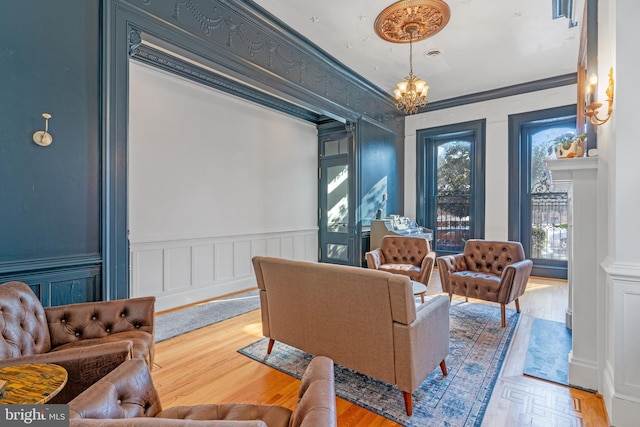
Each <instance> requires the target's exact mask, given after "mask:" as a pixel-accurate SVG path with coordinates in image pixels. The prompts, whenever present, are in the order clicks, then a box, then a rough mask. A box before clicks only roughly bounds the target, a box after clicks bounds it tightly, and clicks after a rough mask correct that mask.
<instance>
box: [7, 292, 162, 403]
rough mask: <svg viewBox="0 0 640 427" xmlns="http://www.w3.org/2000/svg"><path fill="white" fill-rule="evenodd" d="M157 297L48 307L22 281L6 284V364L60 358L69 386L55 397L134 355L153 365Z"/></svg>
mask: <svg viewBox="0 0 640 427" xmlns="http://www.w3.org/2000/svg"><path fill="white" fill-rule="evenodd" d="M154 304H155V298H154V297H143V298H133V299H125V300H113V301H101V302H90V303H80V304H69V305H62V306H57V307H47V308H43V307H42V304H41V302H40V300H39V299H38V297H37V296H36V295H35V294H34V293H33V291H32V290H31V288H30V287H29V286H28V285H26V284H25V283H22V282H8V283H4V284H2V285H0V367H4V366H9V365H18V364H22V363H55V364H58V365H61V366H62V367H64V368H65V369H66V370H67V374H68V379H67V384H66V385H65V387H64V388H63V389H62V390H61V391H60V393H58V394H57V395H56V396H55V397H53V398H52V400H51V401H50V403H67V402H69V401H70V400H71V399H73V398H74V397H75V396H77V395H78V394H79V393H80V392H82V391H83V390H85V389H86V388H87V387H89V386H90V385H91V384H93V383H95V382H96V381H97V380H98V379H100V378H102V377H103V376H104V375H105V374H107V373H108V372H110V371H111V370H113V369H114V368H115V367H117V366H118V365H120V364H121V363H123V362H124V361H126V360H128V359H130V358H132V357H134V358H140V359H144V361H145V362H146V365H147V366H148V367H149V369H151V367H152V366H153V356H154V346H155V338H154V334H153V328H154Z"/></svg>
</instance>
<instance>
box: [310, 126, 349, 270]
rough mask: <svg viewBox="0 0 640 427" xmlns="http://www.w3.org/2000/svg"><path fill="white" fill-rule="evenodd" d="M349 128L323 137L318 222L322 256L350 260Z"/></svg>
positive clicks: (335, 261)
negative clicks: (347, 130)
mask: <svg viewBox="0 0 640 427" xmlns="http://www.w3.org/2000/svg"><path fill="white" fill-rule="evenodd" d="M349 135H350V134H347V133H346V132H341V133H339V134H337V135H335V134H334V135H330V136H329V137H327V138H321V140H320V145H321V156H320V167H319V171H318V175H319V176H318V178H319V181H320V183H319V191H318V194H319V203H318V204H319V213H318V217H319V220H318V225H319V229H320V232H319V234H318V236H319V237H318V238H319V246H320V247H319V256H318V258H319V260H320V262H328V263H333V264H345V265H349V264H350V261H351V260H350V256H351V251H350V248H349V232H350V230H351V227H350V224H351V218H352V212H350V199H349V188H350V178H351V177H350V176H349V155H348V147H349V137H350V136H349Z"/></svg>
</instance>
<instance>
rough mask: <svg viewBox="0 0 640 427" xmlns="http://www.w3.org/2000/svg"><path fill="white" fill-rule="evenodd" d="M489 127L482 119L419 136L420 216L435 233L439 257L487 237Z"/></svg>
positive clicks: (418, 201) (419, 134)
mask: <svg viewBox="0 0 640 427" xmlns="http://www.w3.org/2000/svg"><path fill="white" fill-rule="evenodd" d="M484 126H485V122H484V120H480V121H476V122H469V123H461V124H456V125H450V126H443V127H439V128H432V129H425V130H421V131H418V133H417V144H418V145H417V149H418V155H417V159H418V164H417V165H416V166H417V169H416V170H417V183H416V188H417V199H416V201H417V206H416V216H417V220H418V222H419V223H420V224H424V226H425V227H427V228H431V229H433V230H434V239H433V248H432V249H433V250H435V251H436V252H437V253H438V255H439V256H440V255H445V254H453V253H459V252H462V250H463V249H464V245H465V243H466V241H467V240H469V239H470V238H482V237H484Z"/></svg>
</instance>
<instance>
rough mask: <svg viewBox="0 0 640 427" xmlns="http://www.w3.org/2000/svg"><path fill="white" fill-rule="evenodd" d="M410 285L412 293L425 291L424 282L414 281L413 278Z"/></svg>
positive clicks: (417, 293)
mask: <svg viewBox="0 0 640 427" xmlns="http://www.w3.org/2000/svg"><path fill="white" fill-rule="evenodd" d="M411 286H412V287H413V294H414V295H420V294H423V293H425V292H427V285H425V284H424V283H420V282H416V281H415V280H412V281H411Z"/></svg>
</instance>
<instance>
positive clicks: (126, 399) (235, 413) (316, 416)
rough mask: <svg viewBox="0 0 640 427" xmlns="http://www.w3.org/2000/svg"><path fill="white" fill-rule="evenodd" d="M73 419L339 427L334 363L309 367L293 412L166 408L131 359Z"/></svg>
mask: <svg viewBox="0 0 640 427" xmlns="http://www.w3.org/2000/svg"><path fill="white" fill-rule="evenodd" d="M214 386H215V385H214ZM69 418H70V426H71V427H91V426H104V427H119V426H120V427H124V426H135V427H142V426H149V427H162V426H167V427H178V426H180V427H182V426H203V427H204V426H211V427H214V426H215V427H335V426H336V425H337V413H336V396H335V388H334V374H333V361H332V360H331V359H328V358H326V357H316V358H314V359H313V360H312V361H311V362H310V363H309V366H307V369H306V371H305V372H304V374H303V376H302V379H301V381H300V389H299V393H298V402H297V404H296V406H295V408H294V410H293V411H291V410H290V409H288V408H285V407H282V406H276V405H260V404H258V405H256V404H242V403H232V404H202V405H194V406H175V407H172V408H168V409H165V410H163V409H162V405H161V403H160V399H159V397H158V392H157V391H156V389H155V387H154V385H153V381H152V379H151V375H150V374H149V370H148V369H147V368H146V366H145V365H144V363H143V362H142V361H141V360H136V359H134V360H129V361H127V362H125V363H123V364H122V365H120V366H119V367H117V368H116V369H115V370H113V371H112V372H110V373H109V374H107V375H106V376H105V377H104V378H102V379H101V380H99V381H98V382H97V383H96V384H94V385H93V386H91V387H90V388H89V389H87V390H86V391H85V392H84V393H82V394H81V395H79V396H78V397H76V398H75V399H73V400H72V401H71V402H70V403H69Z"/></svg>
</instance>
